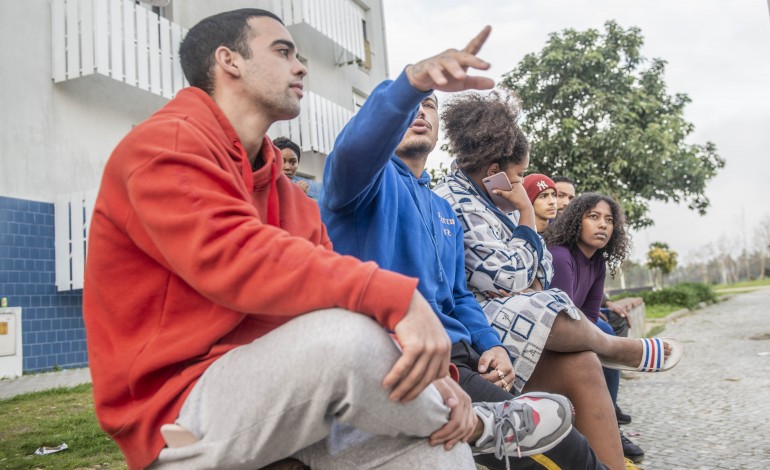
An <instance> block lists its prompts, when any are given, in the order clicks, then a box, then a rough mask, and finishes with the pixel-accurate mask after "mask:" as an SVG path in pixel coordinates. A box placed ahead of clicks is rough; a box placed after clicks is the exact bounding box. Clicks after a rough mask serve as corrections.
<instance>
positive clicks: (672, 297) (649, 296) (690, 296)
mask: <svg viewBox="0 0 770 470" xmlns="http://www.w3.org/2000/svg"><path fill="white" fill-rule="evenodd" d="M624 297H641V298H643V299H644V303H645V304H647V305H648V306H650V305H675V306H678V307H687V308H695V307H696V306H697V305H698V304H699V303H700V302H715V301H716V299H717V297H716V294H715V293H714V290H713V289H712V288H711V286H710V285H708V284H703V283H700V282H685V283H681V284H676V285H675V286H673V287H667V288H665V289H660V290H656V291H644V292H621V293H620V294H617V295H613V296H612V299H613V300H617V299H622V298H624Z"/></svg>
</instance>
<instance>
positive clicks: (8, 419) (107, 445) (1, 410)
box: [0, 384, 126, 470]
mask: <svg viewBox="0 0 770 470" xmlns="http://www.w3.org/2000/svg"><path fill="white" fill-rule="evenodd" d="M91 390H92V387H91V384H83V385H78V386H77V387H72V388H58V389H53V390H47V391H44V392H36V393H29V394H25V395H19V396H16V397H13V398H9V399H6V400H0V417H2V418H0V468H3V469H57V470H58V469H76V468H77V469H82V468H91V469H97V468H98V469H113V468H115V469H117V468H120V469H124V468H126V464H125V460H124V459H123V455H122V454H121V453H120V450H119V449H118V446H117V445H116V444H115V443H114V442H113V441H112V440H111V439H110V438H109V437H108V436H107V435H106V434H105V433H104V431H102V429H101V428H100V427H99V424H98V423H97V421H96V416H95V414H94V404H93V398H92V395H91V393H92V392H91ZM62 442H66V443H67V445H68V446H69V449H67V450H65V451H62V452H58V453H55V454H49V455H34V452H35V449H37V448H38V447H43V446H47V447H54V446H58V445H60V444H61V443H62Z"/></svg>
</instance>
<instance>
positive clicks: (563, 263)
mask: <svg viewBox="0 0 770 470" xmlns="http://www.w3.org/2000/svg"><path fill="white" fill-rule="evenodd" d="M548 251H550V252H551V254H552V255H553V280H552V281H551V287H555V288H557V289H561V290H563V291H564V292H566V293H567V295H568V296H569V298H570V299H572V301H573V302H574V303H575V306H576V307H577V308H579V309H580V310H581V311H582V312H583V313H585V315H586V317H588V319H589V320H591V321H592V322H593V323H596V320H597V319H598V318H599V309H600V308H601V305H602V297H603V296H604V278H605V277H606V275H607V267H606V266H605V264H604V260H603V259H602V257H601V256H600V255H594V256H592V257H591V258H590V259H589V258H586V255H584V254H583V252H582V251H580V248H575V249H574V250H570V249H569V248H567V247H566V246H558V245H553V246H551V245H549V246H548Z"/></svg>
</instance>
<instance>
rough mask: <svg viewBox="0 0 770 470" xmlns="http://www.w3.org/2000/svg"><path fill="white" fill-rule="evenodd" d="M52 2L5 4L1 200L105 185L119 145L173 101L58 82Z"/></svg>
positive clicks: (1, 12)
mask: <svg viewBox="0 0 770 470" xmlns="http://www.w3.org/2000/svg"><path fill="white" fill-rule="evenodd" d="M51 50H52V47H51V8H50V2H49V1H48V0H25V1H23V2H22V1H0V57H1V58H2V65H0V103H2V113H0V195H2V196H8V197H15V198H20V199H31V200H37V201H48V202H51V201H53V200H54V198H55V196H56V195H58V194H62V193H67V192H71V191H75V190H82V189H86V188H94V187H96V186H98V184H99V181H100V179H101V172H102V169H103V167H104V163H105V162H106V160H107V157H108V156H109V154H110V152H111V151H112V148H113V147H114V146H115V145H116V144H117V143H118V141H119V140H120V139H121V138H122V137H123V136H124V135H125V134H126V133H127V132H128V131H129V130H130V129H131V126H132V125H135V124H137V123H139V122H141V121H142V120H144V119H145V118H147V117H148V116H149V115H150V114H152V113H153V112H154V111H155V110H156V109H158V108H159V107H160V106H162V105H163V103H165V100H164V99H162V98H160V97H158V96H155V95H152V94H150V93H147V92H144V91H141V90H138V89H136V88H133V87H130V86H127V85H125V84H121V83H118V82H114V81H112V80H110V79H107V78H105V77H86V78H81V79H78V80H73V81H68V82H63V83H59V84H56V85H54V83H53V79H52V54H51Z"/></svg>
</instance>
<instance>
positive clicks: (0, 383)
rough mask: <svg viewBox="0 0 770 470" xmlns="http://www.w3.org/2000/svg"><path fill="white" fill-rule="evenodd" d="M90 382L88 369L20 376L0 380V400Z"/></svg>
mask: <svg viewBox="0 0 770 470" xmlns="http://www.w3.org/2000/svg"><path fill="white" fill-rule="evenodd" d="M90 381H91V374H90V372H89V369H88V368H82V369H66V370H63V371H60V372H45V373H42V374H31V375H22V376H21V377H19V378H17V379H13V380H0V399H3V398H10V397H12V396H14V395H20V394H22V393H30V392H39V391H41V390H48V389H50V388H56V387H74V386H75V385H80V384H82V383H86V382H90Z"/></svg>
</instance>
